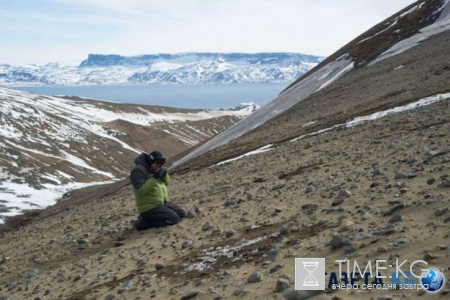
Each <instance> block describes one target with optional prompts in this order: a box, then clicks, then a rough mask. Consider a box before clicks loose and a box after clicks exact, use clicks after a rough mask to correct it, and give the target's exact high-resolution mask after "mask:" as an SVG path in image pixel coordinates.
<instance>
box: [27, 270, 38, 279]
mask: <svg viewBox="0 0 450 300" xmlns="http://www.w3.org/2000/svg"><path fill="white" fill-rule="evenodd" d="M38 273H39V271H38V270H31V271H30V272H28V274H27V275H25V278H26V279H32V278H34V276H36V275H37V274H38Z"/></svg>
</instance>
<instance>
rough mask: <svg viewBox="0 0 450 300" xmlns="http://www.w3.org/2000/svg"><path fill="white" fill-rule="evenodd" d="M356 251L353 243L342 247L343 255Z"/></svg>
mask: <svg viewBox="0 0 450 300" xmlns="http://www.w3.org/2000/svg"><path fill="white" fill-rule="evenodd" d="M355 251H356V248H355V246H354V245H348V246H345V247H344V254H345V255H349V254H352V253H354V252H355Z"/></svg>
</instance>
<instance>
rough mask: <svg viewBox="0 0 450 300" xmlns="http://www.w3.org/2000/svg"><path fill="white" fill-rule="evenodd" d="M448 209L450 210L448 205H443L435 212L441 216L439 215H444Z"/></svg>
mask: <svg viewBox="0 0 450 300" xmlns="http://www.w3.org/2000/svg"><path fill="white" fill-rule="evenodd" d="M448 211H449V209H448V207H441V208H438V209H436V211H435V212H434V214H435V215H436V216H438V217H439V216H442V215H443V214H445V213H446V212H448Z"/></svg>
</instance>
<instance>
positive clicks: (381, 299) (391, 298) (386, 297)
mask: <svg viewBox="0 0 450 300" xmlns="http://www.w3.org/2000/svg"><path fill="white" fill-rule="evenodd" d="M377 300H394V298H393V297H389V296H382V297H378V298H377Z"/></svg>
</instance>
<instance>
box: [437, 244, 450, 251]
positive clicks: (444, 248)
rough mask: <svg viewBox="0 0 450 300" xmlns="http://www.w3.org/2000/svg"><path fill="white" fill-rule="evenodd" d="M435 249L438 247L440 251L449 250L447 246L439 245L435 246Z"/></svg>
mask: <svg viewBox="0 0 450 300" xmlns="http://www.w3.org/2000/svg"><path fill="white" fill-rule="evenodd" d="M437 247H438V248H439V249H440V250H447V249H448V248H449V245H444V244H441V245H437Z"/></svg>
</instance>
